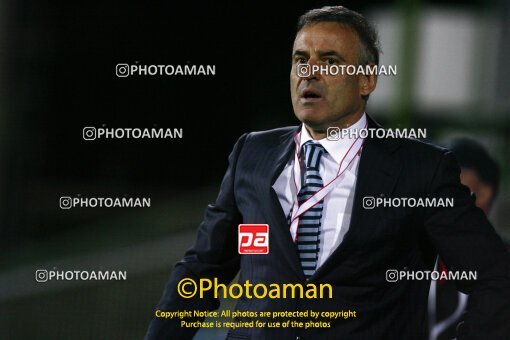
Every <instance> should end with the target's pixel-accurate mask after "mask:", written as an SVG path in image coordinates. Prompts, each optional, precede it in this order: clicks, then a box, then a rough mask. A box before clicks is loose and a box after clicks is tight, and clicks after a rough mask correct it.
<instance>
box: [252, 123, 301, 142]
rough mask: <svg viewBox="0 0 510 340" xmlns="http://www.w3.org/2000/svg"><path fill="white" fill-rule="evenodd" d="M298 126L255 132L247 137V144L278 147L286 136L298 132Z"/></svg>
mask: <svg viewBox="0 0 510 340" xmlns="http://www.w3.org/2000/svg"><path fill="white" fill-rule="evenodd" d="M297 128H298V127H297V126H286V127H281V128H277V129H271V130H265V131H254V132H250V133H248V134H247V135H246V144H256V145H277V144H279V143H280V141H281V139H282V138H284V137H285V136H290V135H292V134H293V133H294V132H295V131H297Z"/></svg>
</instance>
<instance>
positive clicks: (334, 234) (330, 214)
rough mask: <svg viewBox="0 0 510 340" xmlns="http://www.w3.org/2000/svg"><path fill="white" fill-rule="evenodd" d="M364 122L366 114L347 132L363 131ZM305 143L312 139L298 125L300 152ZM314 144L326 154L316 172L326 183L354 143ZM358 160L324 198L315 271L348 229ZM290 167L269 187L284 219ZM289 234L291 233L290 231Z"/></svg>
mask: <svg viewBox="0 0 510 340" xmlns="http://www.w3.org/2000/svg"><path fill="white" fill-rule="evenodd" d="M366 123H367V118H366V115H365V114H363V116H361V118H360V119H359V120H358V121H357V122H356V123H354V124H353V125H351V126H350V127H349V129H363V128H364V127H365V125H366ZM309 140H313V138H312V137H311V136H310V134H309V133H308V130H307V129H306V128H305V126H304V124H302V127H301V140H300V141H299V147H300V149H301V147H302V146H303V144H304V143H305V142H307V141H309ZM317 142H319V143H320V144H321V145H322V146H323V147H324V148H325V149H326V151H327V153H324V154H323V155H322V158H321V161H320V165H319V173H320V175H321V177H322V181H323V183H324V184H327V183H328V182H330V181H331V180H333V179H334V178H335V177H336V176H337V172H338V168H339V166H340V162H341V161H342V159H343V157H344V156H345V154H346V153H347V151H348V150H349V147H350V146H351V145H352V144H353V143H354V138H353V139H350V138H343V139H342V138H341V139H339V140H328V139H327V138H323V139H321V140H319V141H317ZM359 158H360V157H359V156H356V157H355V158H354V160H353V161H352V163H351V165H350V166H349V167H348V168H347V170H346V171H345V172H344V173H343V175H342V177H343V178H342V179H341V180H340V183H338V184H337V185H336V187H335V188H334V189H333V190H331V192H330V193H329V194H328V195H327V196H326V197H325V198H324V202H323V206H324V208H323V211H322V218H321V228H320V231H321V232H320V246H319V259H318V262H317V268H319V267H320V266H321V265H322V264H323V263H324V262H325V261H326V259H327V258H328V257H329V256H330V255H331V253H333V251H334V250H335V249H336V248H337V247H338V246H339V245H340V243H342V240H343V238H344V236H345V234H346V233H347V230H348V229H349V224H350V222H351V213H352V206H353V201H354V189H355V187H356V178H357V174H358V164H359ZM293 165H294V157H292V158H291V159H290V160H289V162H288V163H287V165H286V166H285V168H284V169H283V171H282V173H281V174H280V176H279V177H278V179H277V180H276V182H275V183H274V185H273V188H274V190H275V191H276V194H277V196H278V200H279V201H280V204H281V206H282V209H283V212H284V213H285V216H288V215H289V213H290V210H291V209H292V204H293V203H294V199H295V198H296V187H295V185H294V183H293V180H292V171H293ZM303 168H304V165H302V169H303ZM301 173H302V176H304V173H305V171H301ZM303 182H304V178H302V179H301V183H303ZM289 232H291V231H290V228H289ZM291 234H292V235H291V236H292V239H294V237H295V234H294V232H291Z"/></svg>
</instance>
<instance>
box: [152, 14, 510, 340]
mask: <svg viewBox="0 0 510 340" xmlns="http://www.w3.org/2000/svg"><path fill="white" fill-rule="evenodd" d="M292 58H293V62H292V71H291V95H292V102H293V107H294V113H295V115H296V117H297V118H298V119H299V120H300V121H301V122H302V123H303V124H302V125H301V126H299V127H289V128H280V129H275V130H271V131H265V132H256V133H249V134H245V135H243V136H242V137H241V138H240V139H239V140H238V141H237V143H236V145H235V146H234V149H233V151H232V153H231V155H230V157H229V167H228V170H227V172H226V174H225V177H224V179H223V182H222V184H221V190H220V193H219V195H218V198H217V200H216V203H215V204H213V205H209V206H208V208H207V211H206V214H205V217H204V220H203V222H202V223H201V224H200V226H199V230H198V233H197V238H196V242H195V244H194V246H193V247H192V248H191V249H189V250H188V251H187V252H186V254H185V255H184V258H183V259H182V260H181V261H180V262H179V263H177V265H176V266H175V268H174V270H173V272H172V275H171V277H170V280H169V282H168V283H167V286H166V289H165V292H164V294H163V296H162V298H161V300H160V302H159V304H158V306H157V307H156V309H157V310H161V311H178V310H193V309H195V310H214V309H217V308H218V307H219V301H218V299H217V298H215V297H213V296H212V294H206V295H204V296H203V298H201V299H199V298H191V299H188V298H183V297H182V296H180V295H179V293H178V292H177V286H178V283H179V282H180V281H181V280H182V279H183V278H190V279H194V280H197V281H198V280H199V279H201V278H211V279H213V278H218V280H219V282H221V283H229V282H230V281H231V280H232V279H233V278H234V276H235V275H236V273H238V272H239V282H240V283H242V282H246V281H249V282H250V283H252V284H272V283H276V284H283V283H302V284H307V283H309V284H320V283H328V284H330V285H331V286H332V296H331V298H329V297H326V298H322V299H306V298H303V299H297V298H294V299H293V298H278V299H270V298H263V299H257V298H249V297H247V296H245V295H244V296H241V297H240V298H239V299H238V301H237V306H236V310H239V311H253V312H262V311H307V310H313V311H327V312H333V311H340V310H344V311H346V310H352V311H355V312H356V317H352V318H348V319H343V318H337V319H334V320H327V321H329V322H330V324H329V327H328V328H315V327H314V328H308V329H304V328H265V327H261V328H237V329H231V330H230V331H229V333H228V336H227V338H229V339H279V340H287V339H424V338H426V336H427V294H428V290H429V285H430V281H429V280H417V279H415V280H413V279H403V280H398V281H397V282H390V281H393V280H388V279H387V277H386V276H387V271H388V270H397V271H406V272H419V271H430V270H432V269H433V267H434V261H435V258H436V255H437V254H438V253H439V254H440V256H441V258H443V259H444V261H445V263H446V265H447V266H448V268H449V269H450V270H451V271H476V273H477V279H476V280H460V281H458V288H459V290H461V291H463V292H464V293H466V294H469V296H470V299H469V306H468V313H467V315H466V317H465V322H464V323H463V324H462V325H460V327H459V331H458V338H459V339H504V338H505V336H508V332H509V324H510V323H509V322H508V320H509V317H510V315H509V312H510V278H509V263H510V259H509V257H508V254H507V252H506V251H505V248H504V246H503V243H502V241H501V239H500V238H499V237H498V236H497V235H496V233H495V232H494V230H493V228H492V226H491V225H490V224H489V222H488V221H487V219H486V217H485V215H484V214H483V212H482V211H481V210H480V209H478V208H477V207H476V206H475V204H474V201H473V197H472V196H471V195H470V193H469V190H467V188H466V187H464V186H462V185H461V183H460V181H459V168H458V166H457V164H456V162H455V159H454V157H453V155H452V153H451V152H449V151H447V150H445V149H442V148H439V147H435V146H432V145H429V144H425V143H422V142H419V141H415V140H410V139H396V138H389V139H383V138H377V137H375V136H367V137H366V138H360V137H359V136H358V137H353V136H351V135H348V137H346V138H339V139H338V140H336V141H335V140H330V139H328V138H325V137H326V135H327V131H328V128H339V129H341V131H359V130H360V129H363V128H369V129H371V128H380V126H379V125H378V124H377V123H376V122H374V121H373V120H372V119H371V118H370V117H369V116H368V115H366V114H365V106H366V101H367V100H368V97H369V95H370V93H371V92H372V91H373V90H374V89H375V87H376V82H377V77H376V75H373V74H372V75H366V74H365V75H363V74H359V73H358V74H356V75H347V74H340V75H331V74H329V75H328V74H322V73H321V72H311V73H309V74H308V73H306V72H305V73H306V74H304V75H303V72H301V74H300V75H298V73H299V69H300V67H302V65H311V66H313V65H319V66H331V65H337V66H341V65H378V63H379V49H378V42H377V34H376V32H375V30H374V29H373V28H372V26H371V25H370V24H369V23H368V22H367V21H366V20H365V18H364V17H363V16H361V15H360V14H358V13H356V12H354V11H350V10H348V9H346V8H344V7H341V6H336V7H324V8H321V9H317V10H312V11H310V12H308V13H306V14H305V15H303V16H302V17H301V18H300V20H299V24H298V32H297V35H296V39H295V42H294V47H293V55H292ZM324 193H327V194H324ZM366 197H374V198H382V199H394V198H429V199H452V200H453V201H454V206H452V207H418V208H417V207H414V208H413V207H410V206H406V207H402V206H401V207H398V208H396V207H374V206H371V207H367V206H365V208H370V209H365V208H364V207H363V203H364V198H366ZM310 202H312V203H310ZM241 223H254V224H255V223H256V224H268V225H269V253H267V254H252V255H245V254H243V255H240V254H239V253H238V225H239V224H241ZM195 319H196V320H200V318H198V317H197V318H195ZM309 319H310V318H309ZM188 320H193V318H188ZM239 320H240V321H243V320H244V321H247V320H249V318H239ZM302 321H306V320H302ZM180 322H181V320H179V319H175V318H173V319H162V318H155V319H154V320H153V321H152V323H151V325H150V327H149V330H148V332H147V336H146V339H180V338H191V337H192V336H193V335H194V334H195V332H196V329H194V328H186V327H181V326H180Z"/></svg>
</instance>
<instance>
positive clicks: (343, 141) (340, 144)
mask: <svg viewBox="0 0 510 340" xmlns="http://www.w3.org/2000/svg"><path fill="white" fill-rule="evenodd" d="M366 124H367V117H366V113H363V115H362V116H361V118H360V119H359V120H358V121H357V122H356V123H354V124H352V125H351V126H349V127H348V129H363V128H364V127H365V126H366ZM309 140H311V141H314V140H313V138H312V137H311V136H310V134H309V133H308V130H307V129H306V128H305V124H302V125H301V140H300V141H299V148H300V149H301V148H302V147H303V144H305V143H306V142H308V141H309ZM355 140H356V139H355V138H349V137H346V138H340V139H339V140H329V139H327V138H323V139H320V140H317V141H314V142H316V143H317V142H318V143H320V144H321V145H322V146H323V147H324V149H326V151H327V152H328V154H329V155H330V156H331V157H332V158H333V159H334V160H335V162H336V163H337V164H339V165H340V162H341V161H342V159H343V158H344V156H345V154H346V153H347V151H349V147H350V146H351V145H352V143H354V141H355Z"/></svg>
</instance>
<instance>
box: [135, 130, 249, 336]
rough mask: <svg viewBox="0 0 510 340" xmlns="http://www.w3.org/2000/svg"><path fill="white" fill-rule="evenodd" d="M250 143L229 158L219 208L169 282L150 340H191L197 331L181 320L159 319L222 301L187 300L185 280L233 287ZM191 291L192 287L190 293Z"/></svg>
mask: <svg viewBox="0 0 510 340" xmlns="http://www.w3.org/2000/svg"><path fill="white" fill-rule="evenodd" d="M245 139H246V134H244V135H243V136H241V137H240V138H239V140H238V141H237V143H236V144H235V146H234V149H233V151H232V153H231V154H230V156H229V166H228V169H227V172H226V174H225V176H224V178H223V181H222V183H221V188H220V192H219V194H218V197H217V199H216V203H215V204H210V205H208V206H207V209H206V212H205V217H204V219H203V221H202V223H201V224H200V226H199V228H198V231H197V235H196V240H195V243H194V245H193V246H192V247H191V248H190V249H189V250H187V251H186V253H185V255H184V257H183V259H182V260H181V261H179V262H178V263H177V264H176V265H175V267H174V269H173V271H172V274H171V276H170V279H169V280H168V282H167V284H166V287H165V290H164V292H163V296H162V297H161V299H160V301H159V303H158V305H157V306H156V308H155V309H154V311H153V312H154V313H153V316H154V319H153V320H152V321H151V323H150V325H149V329H148V331H147V334H146V336H145V339H146V340H156V339H158V340H159V339H191V338H192V337H193V336H194V334H195V333H196V332H197V330H198V329H197V328H193V327H190V328H185V327H181V326H180V322H181V321H182V320H181V319H179V318H172V319H170V318H168V319H161V318H158V317H156V316H155V312H156V311H157V310H160V311H165V312H166V311H168V312H172V311H179V310H180V311H183V310H191V311H193V310H200V311H205V310H214V309H217V308H218V307H219V304H220V303H219V299H217V298H214V297H213V296H212V294H208V295H204V296H203V297H202V298H199V297H196V296H195V297H193V298H183V297H181V296H180V295H179V294H178V292H177V287H178V284H179V282H180V281H181V280H182V279H184V278H190V279H193V280H194V281H195V282H197V283H198V282H199V280H200V279H201V278H210V279H213V278H217V279H218V282H220V283H229V282H231V281H232V279H233V278H234V277H235V275H236V273H237V272H238V271H239V254H238V252H237V226H238V225H239V224H240V223H241V222H242V216H241V214H240V213H239V211H238V209H237V206H236V202H235V198H234V176H235V172H236V165H237V160H238V158H239V154H240V152H241V149H242V147H243V144H244V142H245ZM190 289H191V287H190V286H188V287H187V290H190ZM184 320H186V321H191V322H193V321H197V320H200V321H203V318H198V317H197V318H193V317H191V318H186V319H184Z"/></svg>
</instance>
